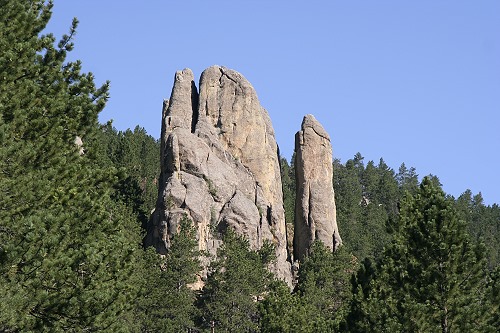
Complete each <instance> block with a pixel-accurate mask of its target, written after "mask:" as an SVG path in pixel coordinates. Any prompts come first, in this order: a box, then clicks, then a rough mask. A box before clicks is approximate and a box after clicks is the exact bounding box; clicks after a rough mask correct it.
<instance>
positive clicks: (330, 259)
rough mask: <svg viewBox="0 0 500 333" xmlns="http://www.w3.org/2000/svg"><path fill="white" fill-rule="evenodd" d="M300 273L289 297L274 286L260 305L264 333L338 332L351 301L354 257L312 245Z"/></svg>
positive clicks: (343, 252) (319, 243)
mask: <svg viewBox="0 0 500 333" xmlns="http://www.w3.org/2000/svg"><path fill="white" fill-rule="evenodd" d="M311 250H312V251H311V253H310V255H309V256H307V257H306V258H305V260H304V262H303V263H302V264H301V266H300V269H299V280H298V284H297V286H296V288H295V291H294V292H293V293H292V294H291V293H290V290H289V289H288V287H287V286H286V285H283V284H280V283H277V284H275V285H273V288H272V291H271V292H270V294H269V296H268V297H266V299H265V300H264V301H263V303H262V305H261V311H262V331H263V332H339V331H340V330H341V323H342V322H343V320H344V317H345V315H346V313H347V310H348V305H349V301H350V298H351V284H350V276H351V274H352V272H353V271H354V270H355V261H354V259H355V258H354V257H353V256H352V255H350V254H348V253H347V252H346V250H345V248H343V247H341V248H340V249H339V250H337V251H336V252H335V253H332V252H331V251H330V250H329V249H327V248H326V247H325V246H324V245H323V243H321V242H315V243H314V244H313V246H312V248H311Z"/></svg>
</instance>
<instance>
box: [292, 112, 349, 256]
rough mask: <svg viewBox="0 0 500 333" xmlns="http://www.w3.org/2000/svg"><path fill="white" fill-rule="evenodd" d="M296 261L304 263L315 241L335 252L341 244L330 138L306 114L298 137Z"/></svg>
mask: <svg viewBox="0 0 500 333" xmlns="http://www.w3.org/2000/svg"><path fill="white" fill-rule="evenodd" d="M295 152H296V155H295V175H296V186H297V193H296V201H295V230H294V258H295V259H296V260H302V258H303V257H304V255H306V254H307V253H308V251H309V248H310V246H311V244H312V243H313V242H314V241H315V240H320V241H321V242H323V243H324V244H325V245H326V246H327V247H329V248H330V249H332V250H334V249H336V248H337V247H338V246H340V245H341V244H342V240H341V239H340V234H339V231H338V227H337V218H336V208H335V197H334V192H333V164H332V163H333V160H332V146H331V144H330V136H329V135H328V133H327V132H326V131H325V130H324V129H323V127H322V126H321V124H320V123H319V122H318V121H317V120H316V119H315V118H314V116H313V115H310V114H309V115H306V116H305V117H304V120H303V121H302V127H301V130H300V131H299V132H297V134H296V135H295Z"/></svg>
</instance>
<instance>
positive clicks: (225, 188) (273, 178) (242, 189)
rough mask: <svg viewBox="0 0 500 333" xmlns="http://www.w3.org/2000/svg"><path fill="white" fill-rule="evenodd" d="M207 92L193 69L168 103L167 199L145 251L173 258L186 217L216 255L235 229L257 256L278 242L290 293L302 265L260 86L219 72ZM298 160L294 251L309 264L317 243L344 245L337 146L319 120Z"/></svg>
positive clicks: (309, 126)
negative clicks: (290, 238) (335, 182)
mask: <svg viewBox="0 0 500 333" xmlns="http://www.w3.org/2000/svg"><path fill="white" fill-rule="evenodd" d="M199 87H200V88H199V93H198V90H197V88H196V85H195V83H194V76H193V73H192V72H191V70H189V69H184V70H182V71H178V72H177V73H176V74H175V81H174V86H173V88H172V94H171V97H170V100H166V101H165V102H164V105H163V116H162V130H161V174H160V179H159V190H158V200H157V204H156V208H155V210H154V212H153V214H152V218H151V220H150V222H149V225H148V232H147V235H146V240H145V243H146V245H148V246H150V245H152V246H155V247H156V249H157V251H158V252H159V253H162V254H165V253H166V252H167V251H168V248H169V246H170V238H171V236H172V235H173V234H175V233H176V232H178V228H179V226H180V221H181V219H182V218H183V217H184V216H187V217H188V218H189V219H190V220H192V221H193V223H194V225H195V228H196V230H197V240H198V246H199V249H200V250H203V251H207V252H208V253H210V254H212V255H215V254H216V251H217V248H218V247H219V246H220V245H221V242H222V241H221V234H222V233H224V232H225V231H226V230H227V229H228V228H231V229H232V230H234V231H235V232H236V233H238V234H240V235H242V236H244V237H246V238H247V239H248V240H249V243H250V246H251V248H252V249H259V248H260V247H261V246H262V245H263V244H264V242H266V241H270V242H272V243H273V244H274V246H275V249H276V257H277V260H276V264H275V266H274V267H271V269H272V270H273V271H274V272H275V273H276V274H277V276H278V277H279V278H281V279H284V280H285V281H287V282H288V283H289V284H290V285H291V283H292V257H293V256H292V253H289V252H290V250H289V248H288V246H287V245H288V244H287V229H286V226H285V214H284V208H283V193H282V184H281V175H280V165H279V156H278V146H277V144H276V140H275V137H274V130H273V127H272V124H271V120H270V118H269V115H268V113H267V111H266V110H265V109H264V108H263V107H262V106H261V105H260V103H259V100H258V98H257V94H256V93H255V90H254V89H253V87H252V86H251V84H250V83H249V82H248V81H247V80H246V79H245V78H244V77H243V76H242V75H241V74H240V73H238V72H236V71H233V70H230V69H227V68H225V67H219V66H212V67H210V68H208V69H206V70H205V71H204V72H203V73H202V75H201V77H200V82H199ZM296 152H297V154H296V156H297V157H296V162H295V168H296V173H297V190H298V192H297V204H296V217H295V232H294V242H293V244H294V249H293V251H294V253H295V259H296V260H297V259H299V260H300V259H302V258H303V256H304V254H306V253H307V251H308V249H309V246H310V245H311V243H312V241H314V240H315V239H319V240H321V241H322V242H324V243H325V244H326V245H327V246H328V247H330V248H332V249H334V248H336V247H337V246H339V245H340V243H341V240H340V236H339V234H338V230H337V225H336V218H335V202H334V196H333V187H332V173H333V170H332V149H331V145H330V138H329V136H328V134H327V133H326V132H325V130H324V129H323V127H321V125H320V124H319V123H318V122H317V121H316V119H314V117H313V116H311V115H308V116H306V117H305V118H304V121H303V123H302V129H301V131H300V132H299V133H297V136H296ZM204 265H205V267H206V266H207V265H208V259H206V261H205V262H204ZM294 267H295V266H294ZM198 287H200V285H199V286H198Z"/></svg>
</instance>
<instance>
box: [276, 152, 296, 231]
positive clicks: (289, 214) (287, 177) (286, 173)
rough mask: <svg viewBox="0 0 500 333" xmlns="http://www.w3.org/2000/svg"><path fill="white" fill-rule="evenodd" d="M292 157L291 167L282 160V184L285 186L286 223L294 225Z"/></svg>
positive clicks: (293, 170)
mask: <svg viewBox="0 0 500 333" xmlns="http://www.w3.org/2000/svg"><path fill="white" fill-rule="evenodd" d="M293 161H294V157H292V163H291V165H289V164H288V162H287V160H286V159H285V158H284V157H281V158H280V166H281V183H282V186H283V205H284V207H285V221H286V223H288V224H293V220H294V214H295V191H296V189H295V168H294V165H293Z"/></svg>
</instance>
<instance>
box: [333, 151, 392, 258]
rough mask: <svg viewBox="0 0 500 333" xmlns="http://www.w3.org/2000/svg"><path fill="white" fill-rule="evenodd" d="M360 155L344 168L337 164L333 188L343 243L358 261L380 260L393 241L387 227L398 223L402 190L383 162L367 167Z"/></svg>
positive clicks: (390, 170)
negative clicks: (363, 259)
mask: <svg viewBox="0 0 500 333" xmlns="http://www.w3.org/2000/svg"><path fill="white" fill-rule="evenodd" d="M363 159H364V158H363V157H362V156H361V154H360V153H357V154H356V155H355V156H354V158H353V159H351V160H348V161H347V162H346V164H345V166H344V165H342V164H341V163H340V161H338V160H335V161H334V163H333V166H334V176H333V178H334V188H335V202H336V205H337V221H338V224H339V230H340V233H341V236H342V240H343V242H344V244H345V246H346V247H347V249H348V251H350V252H352V253H353V254H354V255H355V256H356V257H357V258H360V259H362V258H365V257H367V256H372V257H377V256H378V255H380V254H381V253H382V249H383V248H384V246H385V245H386V244H388V242H389V241H390V239H391V236H390V234H389V232H388V229H387V227H388V226H390V225H391V224H394V223H396V222H397V219H398V209H397V205H398V201H399V200H400V189H399V187H398V183H397V181H396V179H395V173H394V171H393V170H392V169H391V168H389V167H388V166H387V165H386V164H385V162H384V160H383V159H380V162H379V164H378V165H377V166H375V164H374V163H373V161H370V162H368V164H367V165H366V167H365V165H364V163H363Z"/></svg>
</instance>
